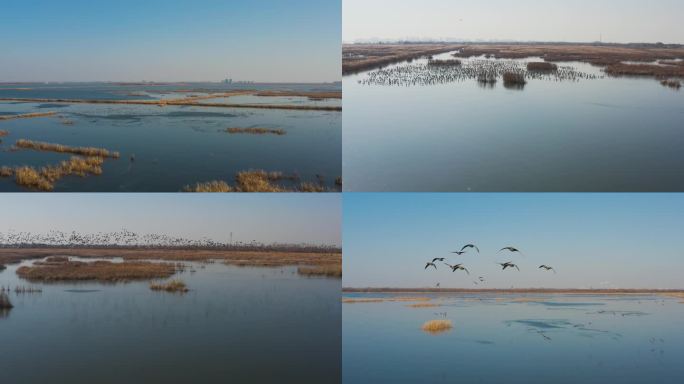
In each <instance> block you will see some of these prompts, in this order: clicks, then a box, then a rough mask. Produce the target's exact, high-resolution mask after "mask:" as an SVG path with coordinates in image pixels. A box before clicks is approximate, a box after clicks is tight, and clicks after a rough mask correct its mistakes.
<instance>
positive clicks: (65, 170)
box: [14, 156, 104, 191]
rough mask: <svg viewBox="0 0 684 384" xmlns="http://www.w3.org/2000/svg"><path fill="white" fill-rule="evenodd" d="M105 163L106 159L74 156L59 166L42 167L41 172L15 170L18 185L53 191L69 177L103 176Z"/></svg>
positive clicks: (24, 168) (28, 169)
mask: <svg viewBox="0 0 684 384" xmlns="http://www.w3.org/2000/svg"><path fill="white" fill-rule="evenodd" d="M103 163H104V159H103V158H101V157H87V158H82V157H78V156H72V157H71V158H70V159H69V160H65V161H62V162H61V163H60V164H58V165H48V166H45V167H41V168H40V170H37V169H35V168H33V167H28V166H23V167H19V168H16V169H15V170H14V174H15V181H16V183H17V184H18V185H21V186H24V187H27V188H32V189H38V190H41V191H52V190H53V189H54V183H55V182H57V181H58V180H59V179H61V178H63V177H66V176H69V175H77V176H80V177H86V176H87V175H100V174H102V164H103Z"/></svg>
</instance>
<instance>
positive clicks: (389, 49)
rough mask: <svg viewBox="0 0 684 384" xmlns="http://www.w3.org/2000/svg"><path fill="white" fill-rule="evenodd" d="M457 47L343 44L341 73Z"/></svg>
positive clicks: (381, 65) (364, 69)
mask: <svg viewBox="0 0 684 384" xmlns="http://www.w3.org/2000/svg"><path fill="white" fill-rule="evenodd" d="M458 48H460V45H454V44H345V45H343V46H342V74H343V75H348V74H352V73H357V72H361V71H367V70H371V69H375V68H381V67H384V66H386V65H390V64H394V63H399V62H402V61H411V60H413V59H417V58H420V57H428V56H431V55H437V54H440V53H445V52H450V51H453V50H456V49H458Z"/></svg>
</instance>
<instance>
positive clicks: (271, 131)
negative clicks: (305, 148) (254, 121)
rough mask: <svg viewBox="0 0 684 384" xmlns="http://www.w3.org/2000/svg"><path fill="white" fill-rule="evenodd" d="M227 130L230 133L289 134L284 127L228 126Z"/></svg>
mask: <svg viewBox="0 0 684 384" xmlns="http://www.w3.org/2000/svg"><path fill="white" fill-rule="evenodd" d="M226 132H228V133H230V134H238V133H247V134H250V135H278V136H282V135H285V134H287V131H285V130H284V129H271V128H226Z"/></svg>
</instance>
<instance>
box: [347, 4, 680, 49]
mask: <svg viewBox="0 0 684 384" xmlns="http://www.w3.org/2000/svg"><path fill="white" fill-rule="evenodd" d="M656 3H657V4H656ZM663 10H667V11H666V12H665V11H663ZM682 14H684V3H682V2H679V1H675V0H657V1H655V2H653V3H651V6H648V7H644V3H643V2H639V1H636V0H627V1H620V2H616V1H614V0H593V1H592V0H578V1H573V2H548V1H542V0H521V1H518V2H511V1H507V0H492V1H488V2H486V3H484V2H481V1H474V0H458V1H453V0H425V1H421V2H416V1H412V0H400V1H391V0H375V1H373V2H364V1H362V0H345V1H344V2H343V9H342V17H343V26H342V28H343V31H342V38H343V41H344V42H345V43H354V42H364V41H420V40H442V41H478V40H479V41H518V42H526V41H535V42H595V41H602V42H605V43H623V44H624V43H657V42H663V43H666V44H684V29H683V28H681V27H680V24H681V17H680V16H679V15H682ZM654 26H656V27H654Z"/></svg>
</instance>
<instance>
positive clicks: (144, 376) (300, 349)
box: [0, 262, 341, 383]
mask: <svg viewBox="0 0 684 384" xmlns="http://www.w3.org/2000/svg"><path fill="white" fill-rule="evenodd" d="M186 264H189V265H191V268H194V269H195V270H196V272H195V273H191V272H190V271H189V270H188V271H186V272H184V273H182V274H181V275H180V276H179V277H180V278H181V279H182V280H183V281H185V282H186V283H187V284H188V287H189V288H190V289H191V290H190V292H188V293H187V294H185V295H178V294H170V293H165V292H164V293H160V292H153V291H151V290H150V289H149V288H148V282H135V283H125V284H116V285H111V284H99V283H80V284H70V283H64V284H61V283H60V284H29V283H27V282H26V281H24V280H21V279H18V278H17V276H16V275H15V270H16V268H17V267H18V266H16V265H15V266H8V269H7V270H5V271H2V272H0V285H3V286H8V285H11V286H12V287H14V286H17V285H26V286H34V287H40V288H42V290H43V291H42V293H36V294H23V295H22V294H19V295H17V294H15V293H12V294H11V296H10V297H11V300H12V303H13V304H14V308H13V309H12V310H10V311H9V312H7V313H4V314H3V315H1V316H0V372H2V376H3V379H2V382H7V383H10V382H12V383H48V382H53V383H54V382H61V383H94V382H98V383H126V382H129V383H133V382H141V383H142V382H144V383H192V382H194V383H199V382H221V383H228V382H234V383H246V382H255V383H258V382H264V383H324V382H325V383H335V382H339V378H340V370H341V367H340V364H341V363H340V360H341V357H340V354H341V352H340V350H341V345H340V344H341V340H340V332H341V331H340V327H341V305H340V285H341V284H340V280H339V279H319V278H302V277H299V276H298V275H297V274H296V268H292V267H285V268H238V267H229V266H225V265H223V264H221V263H219V262H217V263H215V264H206V265H205V264H197V263H186Z"/></svg>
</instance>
